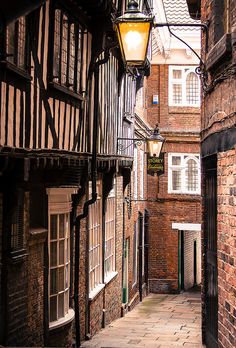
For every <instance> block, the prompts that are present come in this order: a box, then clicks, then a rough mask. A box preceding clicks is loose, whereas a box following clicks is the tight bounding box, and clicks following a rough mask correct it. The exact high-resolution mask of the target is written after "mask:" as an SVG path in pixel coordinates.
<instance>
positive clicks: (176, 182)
mask: <svg viewBox="0 0 236 348" xmlns="http://www.w3.org/2000/svg"><path fill="white" fill-rule="evenodd" d="M172 189H173V190H175V191H178V190H180V189H181V172H180V171H179V170H173V171H172Z"/></svg>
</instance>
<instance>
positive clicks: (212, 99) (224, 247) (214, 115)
mask: <svg viewBox="0 0 236 348" xmlns="http://www.w3.org/2000/svg"><path fill="white" fill-rule="evenodd" d="M224 3H225V4H226V2H224ZM222 4H223V3H222V2H220V1H218V0H214V1H212V0H203V1H202V10H201V14H202V21H203V22H206V21H208V23H209V50H211V49H213V47H214V45H215V44H216V43H217V42H216V41H217V39H219V38H220V36H221V35H220V32H219V30H221V28H219V27H220V25H219V24H220V22H221V23H222V21H223V20H224V21H225V23H226V22H227V20H226V15H225V17H224V13H223V11H221V12H219V11H217V10H215V9H216V6H219V5H220V9H221V10H222V9H223V8H222V7H223V5H222ZM228 4H229V9H230V11H229V12H228V19H229V28H228V33H231V40H232V41H231V42H232V44H233V45H232V47H231V48H232V54H230V55H225V56H223V57H221V60H218V62H217V64H216V65H215V66H214V67H213V69H212V70H211V71H210V72H209V73H210V74H209V75H210V77H211V79H210V81H209V82H214V83H215V85H214V86H213V88H212V89H211V90H210V91H209V93H207V94H206V95H205V96H204V99H203V104H202V125H201V128H202V131H201V138H202V143H203V146H204V142H205V139H211V136H212V135H217V134H218V135H219V140H218V141H217V144H218V149H216V151H214V153H217V152H218V153H217V265H218V346H219V348H233V347H235V346H236V341H235V337H236V331H235V324H236V322H235V320H236V308H235V307H236V301H235V298H236V283H235V255H236V250H235V247H236V244H235V230H236V228H235V226H236V218H235V205H236V201H235V184H236V177H235V169H236V168H235V163H236V153H235V143H236V141H235V137H234V138H233V142H232V143H233V144H234V145H233V146H228V147H227V142H226V141H225V140H226V138H225V136H224V134H225V133H224V131H225V130H227V133H228V134H229V133H230V130H231V131H232V130H233V128H234V125H235V122H236V115H235V110H236V101H235V88H236V80H235V73H232V71H231V69H230V70H228V71H227V70H226V69H227V68H228V67H230V65H231V64H232V63H235V58H236V46H235V42H234V36H235V24H236V3H235V1H234V0H229V2H228ZM218 8H219V7H218ZM219 15H220V18H219ZM219 19H220V22H219ZM221 34H222V35H223V33H221ZM203 47H204V46H203ZM222 48H224V47H223V46H221V49H222ZM214 53H215V54H219V53H220V50H219V49H218V50H215V51H214ZM205 54H206V52H205V51H204V48H203V49H202V55H203V56H205ZM220 74H222V75H221V76H225V78H224V79H222V80H221V79H219V78H218V79H217V81H216V80H214V78H215V77H216V76H217V75H219V76H220ZM208 152H209V153H211V154H212V152H210V148H209V149H208ZM205 213H206V212H205ZM202 238H203V241H202V242H203V245H204V243H205V240H204V231H203V235H202ZM203 261H206V260H203ZM204 267H206V264H204V263H203V268H204ZM203 276H204V273H203ZM205 285H207V279H206V280H205ZM215 292H216V293H217V290H216V291H215ZM206 315H207V313H206V303H205V288H204V287H203V338H204V339H205V331H206V319H205V318H206ZM214 319H215V318H212V320H214Z"/></svg>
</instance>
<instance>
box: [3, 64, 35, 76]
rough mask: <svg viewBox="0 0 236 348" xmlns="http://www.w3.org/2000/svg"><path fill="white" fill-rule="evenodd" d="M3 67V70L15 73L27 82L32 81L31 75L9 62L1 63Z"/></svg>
mask: <svg viewBox="0 0 236 348" xmlns="http://www.w3.org/2000/svg"><path fill="white" fill-rule="evenodd" d="M1 66H2V67H3V68H5V69H7V70H9V71H11V72H13V73H14V74H15V75H17V76H20V77H22V78H23V79H25V80H29V81H30V80H32V77H31V75H30V74H29V73H28V72H27V71H25V70H23V69H21V68H18V67H17V66H16V65H14V64H12V63H10V62H8V61H7V60H3V61H1Z"/></svg>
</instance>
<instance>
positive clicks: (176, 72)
mask: <svg viewBox="0 0 236 348" xmlns="http://www.w3.org/2000/svg"><path fill="white" fill-rule="evenodd" d="M181 77H182V70H173V78H174V79H181Z"/></svg>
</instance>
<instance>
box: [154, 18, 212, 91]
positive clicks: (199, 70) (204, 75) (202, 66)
mask: <svg viewBox="0 0 236 348" xmlns="http://www.w3.org/2000/svg"><path fill="white" fill-rule="evenodd" d="M161 27H168V29H169V32H170V34H171V35H173V36H174V37H175V38H176V39H177V40H179V41H181V42H182V43H183V44H184V45H186V46H187V47H188V48H189V49H190V50H191V51H192V52H193V53H194V54H195V56H196V57H197V58H198V59H199V61H200V66H198V67H197V68H196V73H197V74H198V75H200V77H201V80H202V87H203V90H204V91H205V90H206V89H207V87H208V83H207V73H206V63H205V62H204V61H203V59H202V58H201V57H200V56H199V54H198V53H197V52H196V51H195V50H194V49H193V48H192V47H191V46H190V45H189V44H188V43H187V42H185V41H184V40H183V39H181V38H180V37H179V36H177V35H176V34H175V33H173V31H172V30H171V28H170V27H180V28H181V27H195V28H201V29H203V31H204V32H205V35H206V37H205V52H207V51H208V41H209V27H208V24H206V23H153V28H161Z"/></svg>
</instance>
